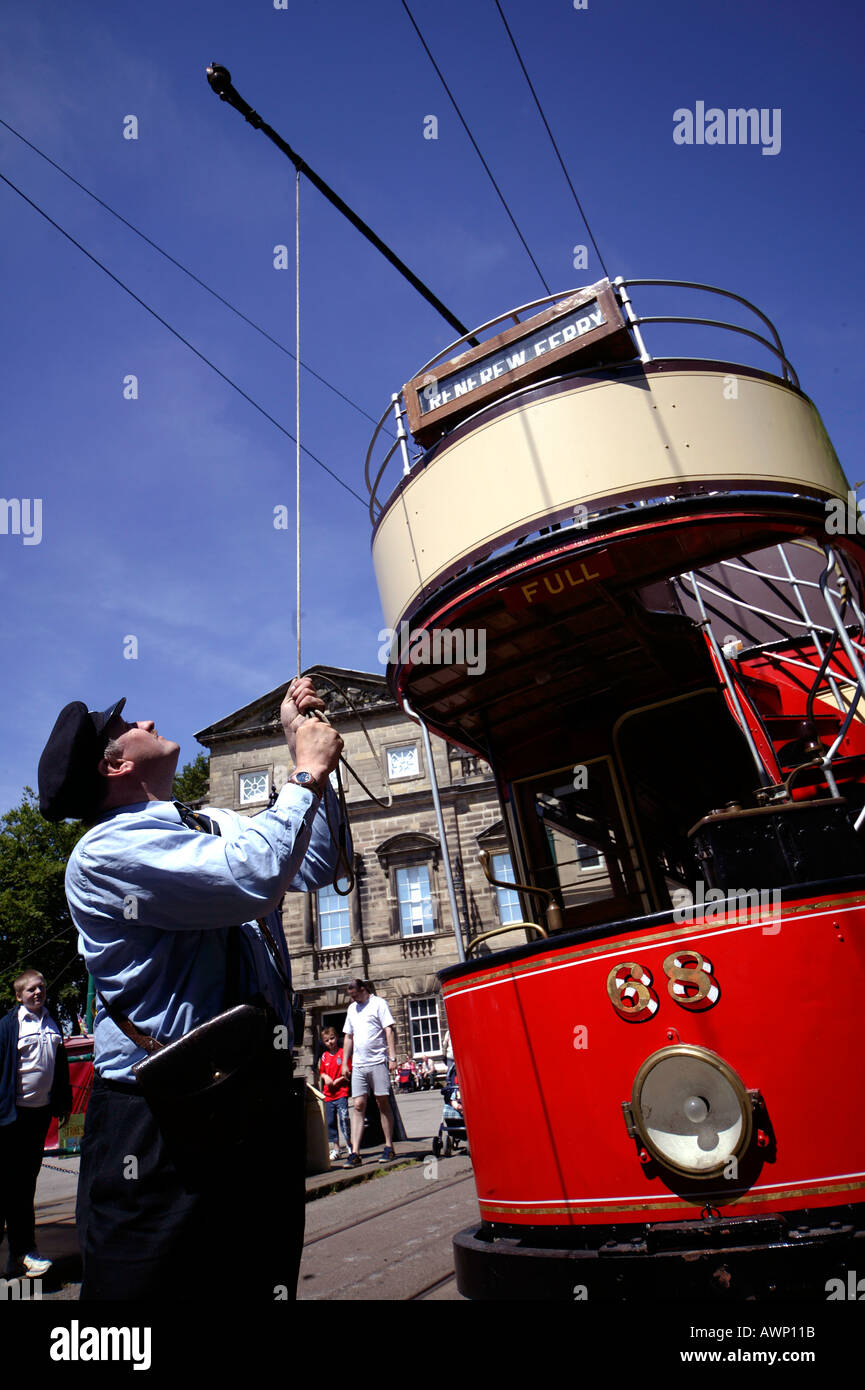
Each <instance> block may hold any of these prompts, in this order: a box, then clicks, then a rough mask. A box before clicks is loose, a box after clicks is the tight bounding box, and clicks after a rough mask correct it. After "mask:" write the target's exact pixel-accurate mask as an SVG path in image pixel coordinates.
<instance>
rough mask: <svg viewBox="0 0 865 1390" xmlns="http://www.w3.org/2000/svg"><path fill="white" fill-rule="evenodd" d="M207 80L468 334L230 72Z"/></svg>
mask: <svg viewBox="0 0 865 1390" xmlns="http://www.w3.org/2000/svg"><path fill="white" fill-rule="evenodd" d="M207 80H208V82H209V83H210V86H211V88H212V90H213V91H214V92H215V93H216V95H217V96H218V97H219V99H220V101H227V102H228V104H229V106H233V107H234V109H235V111H239V112H240V114H241V116H243V118H244V120H245V121H247V122H248V123H249V124H250V125H251V126H252V128H253V130H263V131H264V134H265V135H266V136H267V138H268V140H272V141H273V143H274V145H276V148H277V149H278V150H281V151H282V153H283V154H284V155H286V156H287V157H288V158H289V159H290V160H291V162H292V164H293V165H294V167H295V169H296V170H297V172H298V173H299V174H305V175H306V177H307V178H308V179H309V181H310V183H311V184H313V186H314V187H315V188H317V189H318V191H319V193H323V194H324V196H325V198H327V200H328V202H329V203H332V205H333V206H334V207H335V208H336V210H337V212H341V213H342V215H343V217H347V218H348V220H349V222H350V223H351V225H352V226H353V227H355V228H356V229H357V231H359V232H360V233H361V235H362V236H365V237H366V239H367V241H369V242H371V244H372V245H373V246H374V247H375V249H376V250H377V251H380V252H381V254H382V255H383V256H384V257H385V259H386V260H387V261H389V262H390V264H391V265H392V266H393V267H394V269H395V270H398V271H399V273H400V275H402V277H403V278H404V279H405V280H408V282H409V284H410V285H412V286H413V288H414V289H416V290H417V292H418V294H421V295H423V297H424V299H425V300H426V302H427V303H428V304H431V305H432V307H433V308H434V309H435V311H436V313H438V314H441V316H442V318H443V319H445V320H446V321H447V322H448V323H449V324H450V325H451V328H455V329H456V331H457V333H458V334H459V335H460V337H461V338H462V337H464V336H465V335H466V334H467V333H468V331H469V330H468V329H467V328H466V326H465V324H464V323H460V321H459V319H458V318H457V317H456V315H455V314H452V313H451V311H450V309H448V308H447V307H446V306H445V305H444V304H442V302H441V300H440V299H439V298H438V296H437V295H435V294H433V292H432V290H431V289H429V288H428V286H426V285H425V284H424V283H423V281H422V280H421V279H419V278H418V276H417V275H415V273H414V271H413V270H409V268H408V266H407V265H406V264H405V262H404V261H401V260H400V258H399V256H397V254H396V252H394V251H392V250H391V248H390V247H389V246H388V245H386V243H385V242H383V241H382V239H381V237H378V236H376V234H375V232H374V231H373V230H372V228H371V227H369V226H367V224H366V222H364V221H363V219H362V218H360V217H358V215H357V213H356V212H354V211H353V210H352V209H351V208H350V207H349V206H348V203H344V202H343V200H342V198H340V196H339V194H338V193H335V192H334V190H333V189H332V188H330V187H329V185H328V184H326V183H325V181H324V179H322V178H320V177H319V175H318V174H317V173H316V172H315V170H314V169H310V167H309V165H308V164H307V163H306V161H305V160H304V159H302V158H301V157H300V155H299V154H297V152H296V151H295V150H293V149H292V148H291V145H289V143H288V141H287V140H283V138H282V136H281V135H279V134H278V133H277V132H276V131H275V130H274V128H273V126H270V125H268V124H267V121H265V120H262V118H261V116H259V114H258V112H257V111H253V109H252V107H251V106H250V105H249V102H248V101H244V100H243V97H242V96H241V95H240V93H239V92H238V91H237V90H236V89H235V88H234V87H233V86H232V85H231V73H230V72H229V71H228V68H224V67H222V66H221V65H220V64H219V63H211V64H210V67H209V68H208V69H207Z"/></svg>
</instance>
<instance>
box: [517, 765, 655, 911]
mask: <svg viewBox="0 0 865 1390" xmlns="http://www.w3.org/2000/svg"><path fill="white" fill-rule="evenodd" d="M580 766H581V772H582V773H583V774H584V776H581V777H579V778H575V777H573V776H572V769H571V768H567V769H564V768H563V769H560V770H559V771H558V772H549V773H546V774H544V775H543V776H540V777H534V778H532V779H531V780H528V779H527V780H526V781H525V782H522V783H516V784H514V788H515V791H517V792H518V797H519V800H518V806H519V813H518V819H519V823H520V827H521V831H522V834H523V849H524V854H525V859H526V866H527V871H528V876H529V879H530V881H531V882H532V883H534V884H535V885H536V886H537V887H538V888H545V889H552V890H553V893H554V895H555V899H556V901H557V902H558V903H559V904H560V905H561V907H562V908H563V909H564V913H565V926H566V927H574V926H579V925H582V924H586V925H588V924H590V923H593V922H602V921H605V920H613V919H615V918H616V917H619V916H630V915H632V914H633V913H634V912H635V911H641V910H645V908H644V906H643V902H642V895H641V894H640V891H639V886H638V884H637V882H636V880H635V873H634V865H633V862H632V855H631V852H630V850H629V849H628V847H627V845H626V841H625V836H624V833H623V830H622V825H621V820H620V816H619V809H618V801H617V797H616V792H615V787H614V784H613V778H612V773H611V770H610V767H609V764H608V762H607V760H606V759H595V760H594V761H593V762H592V763H590V764H589V765H588V766H587V767H582V765H580ZM535 910H536V911H538V910H540V904H539V903H538V904H537V907H536V909H535Z"/></svg>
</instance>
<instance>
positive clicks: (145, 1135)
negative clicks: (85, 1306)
mask: <svg viewBox="0 0 865 1390" xmlns="http://www.w3.org/2000/svg"><path fill="white" fill-rule="evenodd" d="M304 1206H305V1187H304V1148H303V1140H302V1131H301V1130H300V1128H299V1126H297V1127H295V1126H293V1125H292V1126H291V1128H290V1129H289V1128H288V1127H286V1130H285V1131H284V1132H283V1133H282V1134H275V1135H273V1136H272V1142H269V1143H268V1144H267V1145H266V1146H258V1147H257V1148H256V1149H255V1150H254V1151H251V1150H249V1149H246V1150H243V1151H242V1152H241V1153H240V1154H233V1155H232V1156H231V1157H227V1156H226V1155H225V1154H223V1153H220V1151H219V1146H218V1145H214V1146H213V1151H212V1152H209V1153H208V1157H207V1161H206V1163H205V1164H204V1165H203V1171H202V1172H201V1174H200V1181H198V1182H195V1181H193V1180H191V1179H189V1178H184V1177H183V1176H181V1174H180V1173H179V1172H178V1170H177V1168H176V1167H175V1165H174V1163H173V1162H172V1159H171V1157H170V1154H169V1151H168V1149H167V1147H166V1144H165V1141H164V1139H163V1136H162V1134H161V1132H160V1130H159V1127H158V1126H157V1124H156V1121H155V1120H154V1118H153V1115H152V1114H151V1111H150V1107H149V1106H148V1104H147V1101H146V1100H145V1099H144V1097H143V1096H141V1095H140V1094H138V1093H137V1091H136V1090H135V1088H134V1087H124V1086H122V1085H121V1084H120V1083H112V1082H108V1081H104V1080H103V1079H102V1078H101V1077H98V1076H97V1077H96V1079H95V1080H94V1085H93V1093H92V1095H91V1098H90V1103H89V1105H88V1107H87V1119H86V1121H85V1126H84V1139H83V1142H82V1150H81V1170H80V1174H79V1180H78V1206H77V1210H76V1219H77V1224H78V1240H79V1245H80V1247H81V1256H82V1260H83V1264H84V1278H83V1282H82V1285H81V1298H82V1299H83V1300H86V1301H90V1300H95V1299H122V1300H131V1299H147V1300H150V1301H160V1302H168V1301H170V1302H196V1301H203V1300H211V1301H212V1300H213V1299H214V1298H219V1299H221V1298H224V1297H226V1296H227V1297H228V1298H230V1299H231V1300H232V1301H246V1302H254V1303H258V1304H261V1303H263V1302H268V1303H272V1302H273V1301H274V1300H283V1299H289V1300H291V1299H294V1298H295V1296H296V1289H297V1276H298V1270H299V1267H300V1257H301V1253H302V1248H303V1229H304V1215H305V1212H304Z"/></svg>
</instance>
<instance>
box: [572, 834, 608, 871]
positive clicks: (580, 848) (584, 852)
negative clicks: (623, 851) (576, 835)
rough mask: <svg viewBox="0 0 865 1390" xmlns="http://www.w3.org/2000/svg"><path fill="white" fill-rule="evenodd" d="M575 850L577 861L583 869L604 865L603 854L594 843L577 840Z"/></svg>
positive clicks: (600, 867) (599, 867) (597, 867)
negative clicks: (589, 843)
mask: <svg viewBox="0 0 865 1390" xmlns="http://www.w3.org/2000/svg"><path fill="white" fill-rule="evenodd" d="M576 850H577V863H578V864H579V866H580V868H581V869H582V870H583V871H585V870H586V869H602V868H603V867H604V856H603V855H602V854H601V851H600V850H599V849H596V848H595V846H594V845H584V844H582V843H581V841H579V840H577V842H576Z"/></svg>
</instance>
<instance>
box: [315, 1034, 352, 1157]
mask: <svg viewBox="0 0 865 1390" xmlns="http://www.w3.org/2000/svg"><path fill="white" fill-rule="evenodd" d="M321 1040H322V1042H323V1043H324V1046H325V1051H324V1052H323V1053H322V1054H321V1057H320V1058H319V1063H318V1067H319V1077H320V1081H321V1090H322V1093H323V1095H324V1102H325V1104H324V1109H325V1115H326V1117H327V1133H328V1138H329V1139H330V1157H331V1160H333V1159H336V1158H339V1155H340V1144H339V1133H338V1131H337V1124H338V1125H339V1131H341V1133H342V1137H343V1138H344V1139H345V1142H346V1146H347V1148H348V1149H349V1151H350V1150H351V1138H350V1131H349V1127H348V1091H349V1083H348V1081H347V1080H346V1079H345V1078H342V1079H340V1078H341V1077H342V1070H343V1066H342V1048H341V1047H337V1036H336V1029H335V1028H323V1029H322V1031H321Z"/></svg>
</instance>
